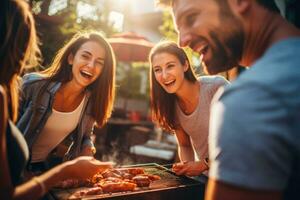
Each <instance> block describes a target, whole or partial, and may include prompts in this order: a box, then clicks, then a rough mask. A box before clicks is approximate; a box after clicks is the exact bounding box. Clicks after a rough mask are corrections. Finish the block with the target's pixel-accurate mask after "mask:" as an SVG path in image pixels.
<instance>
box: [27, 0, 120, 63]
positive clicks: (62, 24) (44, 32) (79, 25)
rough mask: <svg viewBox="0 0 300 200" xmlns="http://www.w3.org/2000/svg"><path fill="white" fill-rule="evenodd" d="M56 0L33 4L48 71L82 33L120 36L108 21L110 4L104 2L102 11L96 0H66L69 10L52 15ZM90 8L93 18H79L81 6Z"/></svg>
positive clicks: (107, 1) (35, 1)
mask: <svg viewBox="0 0 300 200" xmlns="http://www.w3.org/2000/svg"><path fill="white" fill-rule="evenodd" d="M52 1H53V0H30V1H29V4H30V5H31V7H32V10H33V13H34V14H35V18H36V22H37V30H38V35H39V37H40V40H41V51H42V54H43V63H42V65H43V66H44V67H47V66H48V65H49V64H50V63H51V61H52V59H53V57H54V55H55V53H56V52H57V50H58V49H59V48H61V47H62V44H63V43H65V41H66V40H68V39H70V37H71V36H72V35H74V34H75V33H76V32H78V31H82V30H90V29H93V30H97V31H100V32H102V33H103V35H104V36H107V37H109V36H110V35H112V34H113V33H115V32H116V30H114V28H113V25H112V24H110V23H109V21H108V15H109V13H110V7H109V0H104V3H103V5H102V6H101V7H99V6H96V5H97V4H96V3H97V1H96V0H66V1H67V6H66V7H65V8H63V9H61V10H57V11H56V12H55V13H54V14H52V15H49V11H50V5H51V3H52ZM79 4H87V5H89V6H91V7H93V8H94V12H93V16H92V17H84V16H81V17H79V16H78V12H77V6H78V5H79Z"/></svg>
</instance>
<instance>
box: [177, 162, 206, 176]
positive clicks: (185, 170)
mask: <svg viewBox="0 0 300 200" xmlns="http://www.w3.org/2000/svg"><path fill="white" fill-rule="evenodd" d="M205 170H207V167H206V165H203V163H202V162H201V161H197V162H194V161H184V162H180V163H175V164H174V165H173V166H172V171H173V172H175V174H177V175H186V176H198V175H200V174H201V173H202V172H204V171H205Z"/></svg>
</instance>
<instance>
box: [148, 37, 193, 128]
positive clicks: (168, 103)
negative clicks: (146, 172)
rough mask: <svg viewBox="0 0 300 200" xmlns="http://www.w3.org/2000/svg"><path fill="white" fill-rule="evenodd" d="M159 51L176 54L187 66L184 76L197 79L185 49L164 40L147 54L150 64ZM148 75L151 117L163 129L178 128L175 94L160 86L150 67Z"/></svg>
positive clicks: (187, 78) (191, 80) (189, 79)
mask: <svg viewBox="0 0 300 200" xmlns="http://www.w3.org/2000/svg"><path fill="white" fill-rule="evenodd" d="M160 53H169V54H172V55H174V56H176V57H177V58H178V60H179V62H180V63H181V64H182V65H184V64H186V63H187V64H188V66H189V68H188V70H187V71H186V72H184V78H185V79H186V80H188V81H190V82H193V83H194V82H195V81H197V78H196V75H195V73H194V71H193V69H192V67H191V65H190V62H189V59H188V57H187V55H186V53H185V51H184V50H183V49H182V48H180V47H179V46H178V45H177V44H176V43H175V42H170V41H164V42H160V43H158V44H157V45H156V46H154V47H153V48H152V50H151V52H150V55H149V62H150V65H151V66H152V61H153V58H154V56H155V55H157V54H160ZM149 75H150V98H151V110H152V118H153V120H154V121H156V122H157V123H158V124H159V125H160V126H161V127H162V128H164V129H165V130H167V131H174V130H175V129H177V128H179V124H178V122H177V119H176V114H175V102H176V95H175V94H169V93H167V92H166V91H165V90H164V89H163V88H162V86H161V85H160V84H159V83H158V82H157V80H156V79H155V75H154V71H153V68H152V67H150V74H149Z"/></svg>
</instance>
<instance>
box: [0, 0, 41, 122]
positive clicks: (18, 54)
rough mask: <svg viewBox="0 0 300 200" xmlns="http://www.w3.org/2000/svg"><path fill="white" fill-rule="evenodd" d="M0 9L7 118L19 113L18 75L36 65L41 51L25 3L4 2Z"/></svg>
mask: <svg viewBox="0 0 300 200" xmlns="http://www.w3.org/2000/svg"><path fill="white" fill-rule="evenodd" d="M1 5H2V6H1V8H0V13H1V17H0V27H1V29H0V45H1V46H0V84H2V85H3V86H5V87H6V90H7V91H8V96H9V111H10V115H11V116H10V117H11V119H12V120H13V121H14V122H15V121H16V119H17V113H18V101H19V99H18V87H17V85H18V84H17V80H18V75H19V74H20V73H21V71H22V69H23V68H24V66H36V65H38V62H39V58H40V50H39V48H38V38H37V36H36V30H35V23H34V19H33V16H32V14H31V12H30V9H29V7H28V5H27V3H26V1H22V0H10V1H3V2H2V3H1Z"/></svg>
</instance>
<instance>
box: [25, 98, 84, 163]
mask: <svg viewBox="0 0 300 200" xmlns="http://www.w3.org/2000/svg"><path fill="white" fill-rule="evenodd" d="M85 99H86V98H85V96H84V98H83V99H82V101H81V103H80V104H79V106H78V107H77V108H76V109H75V110H73V111H72V112H59V111H56V110H55V109H54V108H52V113H51V115H50V116H49V118H48V120H47V122H46V124H45V126H44V128H43V130H42V131H41V134H40V135H39V136H38V138H37V140H36V142H35V143H34V144H33V146H32V158H31V162H32V163H35V162H42V161H44V160H45V159H46V158H47V156H48V154H49V153H50V152H51V151H52V150H53V149H54V148H55V147H56V146H57V145H58V144H59V143H61V142H62V141H63V140H64V138H66V137H67V136H68V135H69V134H70V133H71V132H72V131H73V130H74V129H75V128H76V127H77V125H78V122H79V120H80V116H81V113H82V108H83V105H84V101H85Z"/></svg>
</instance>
